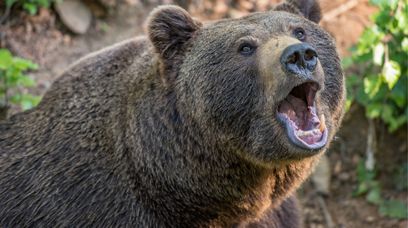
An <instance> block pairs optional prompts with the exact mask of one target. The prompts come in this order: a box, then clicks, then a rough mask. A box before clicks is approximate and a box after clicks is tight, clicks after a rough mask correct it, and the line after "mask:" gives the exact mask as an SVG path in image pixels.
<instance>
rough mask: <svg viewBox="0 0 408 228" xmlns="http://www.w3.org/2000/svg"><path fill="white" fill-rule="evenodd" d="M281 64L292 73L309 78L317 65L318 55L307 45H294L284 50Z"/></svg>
mask: <svg viewBox="0 0 408 228" xmlns="http://www.w3.org/2000/svg"><path fill="white" fill-rule="evenodd" d="M280 61H281V64H282V65H283V67H284V68H285V69H286V70H287V71H289V72H290V73H293V74H297V75H305V76H309V73H311V72H313V71H314V69H315V68H316V65H317V53H316V51H315V49H314V48H313V47H312V46H310V45H309V44H307V43H298V44H292V45H290V46H289V47H287V48H285V50H283V53H282V56H281V59H280Z"/></svg>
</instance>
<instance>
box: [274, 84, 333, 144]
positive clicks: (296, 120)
mask: <svg viewBox="0 0 408 228" xmlns="http://www.w3.org/2000/svg"><path fill="white" fill-rule="evenodd" d="M318 88H319V86H318V85H317V83H314V82H307V83H303V84H301V85H299V86H296V87H295V88H293V89H292V91H291V92H290V93H289V95H288V96H287V97H286V98H285V99H284V100H283V101H282V102H281V103H280V105H279V109H278V113H277V118H278V120H279V121H281V122H282V123H283V125H284V126H285V128H286V133H287V135H288V138H289V141H290V142H291V143H293V144H295V145H296V146H299V147H301V148H303V149H311V150H317V149H320V148H322V147H324V146H325V145H326V144H327V138H328V131H327V128H326V123H325V116H324V115H323V114H322V115H320V118H319V117H318V114H317V109H316V106H315V104H316V102H315V97H316V92H317V90H318Z"/></svg>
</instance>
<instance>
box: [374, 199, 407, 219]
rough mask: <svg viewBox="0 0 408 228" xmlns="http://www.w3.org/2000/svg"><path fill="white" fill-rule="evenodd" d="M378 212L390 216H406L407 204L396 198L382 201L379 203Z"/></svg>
mask: <svg viewBox="0 0 408 228" xmlns="http://www.w3.org/2000/svg"><path fill="white" fill-rule="evenodd" d="M380 213H381V214H382V215H385V216H389V217H391V218H397V219H405V218H408V208H407V205H406V204H404V203H403V202H400V201H397V200H387V201H384V202H383V203H382V204H381V205H380Z"/></svg>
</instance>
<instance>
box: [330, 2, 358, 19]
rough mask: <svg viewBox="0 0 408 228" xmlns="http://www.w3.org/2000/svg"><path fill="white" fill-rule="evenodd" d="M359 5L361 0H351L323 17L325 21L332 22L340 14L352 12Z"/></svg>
mask: <svg viewBox="0 0 408 228" xmlns="http://www.w3.org/2000/svg"><path fill="white" fill-rule="evenodd" d="M358 3H359V0H350V1H348V2H346V3H344V4H342V5H340V6H339V7H337V8H336V9H334V10H331V11H329V12H327V13H325V15H324V16H323V21H330V20H332V19H334V18H336V17H337V16H339V15H340V14H343V13H345V12H347V11H349V10H351V9H352V8H354V7H355V6H357V5H358Z"/></svg>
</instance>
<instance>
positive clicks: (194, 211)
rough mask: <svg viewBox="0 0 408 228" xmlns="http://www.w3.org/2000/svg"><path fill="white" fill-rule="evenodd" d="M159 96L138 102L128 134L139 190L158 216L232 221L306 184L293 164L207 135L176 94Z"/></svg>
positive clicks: (190, 221)
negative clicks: (260, 158) (251, 157)
mask: <svg viewBox="0 0 408 228" xmlns="http://www.w3.org/2000/svg"><path fill="white" fill-rule="evenodd" d="M170 97H171V96H170ZM157 100H158V101H161V102H155V104H154V105H141V106H143V108H141V107H136V109H137V111H136V110H135V111H136V112H137V113H135V114H134V115H132V117H131V119H130V124H131V125H132V124H134V127H131V128H130V129H134V131H130V132H128V134H129V136H130V137H129V138H131V139H132V140H130V144H129V148H130V151H132V152H131V153H132V155H131V156H132V161H133V162H134V167H133V169H132V172H135V173H136V176H134V177H133V181H135V183H137V184H135V185H134V186H136V187H135V188H136V189H135V193H136V194H137V195H139V197H140V199H141V200H143V201H144V204H145V206H146V207H150V209H152V210H155V211H156V212H157V213H158V217H160V218H164V219H168V220H169V221H170V222H171V224H180V226H182V225H188V226H203V225H212V226H218V225H220V226H230V225H232V224H234V223H236V222H239V221H245V220H251V219H255V218H257V217H260V216H262V214H263V212H264V211H265V210H267V209H268V208H270V207H271V206H272V205H273V206H278V205H279V204H280V202H281V201H282V200H283V199H284V198H285V197H287V196H288V194H290V193H291V192H292V189H294V187H295V186H297V185H298V184H297V183H300V181H299V180H298V179H299V175H298V174H297V173H296V172H292V171H291V169H293V168H291V167H290V166H282V167H276V168H265V167H260V166H257V165H254V164H252V163H250V162H249V161H246V160H245V159H243V158H241V157H239V156H238V155H237V154H238V153H236V152H235V151H233V149H232V148H228V147H227V146H222V145H219V144H217V143H215V142H214V141H213V140H211V139H208V138H205V137H204V136H203V134H202V132H200V130H199V129H200V128H199V127H198V126H196V124H195V123H194V122H193V121H190V120H186V119H183V118H182V117H181V116H180V113H179V112H178V111H177V109H176V108H175V105H174V104H173V103H172V102H173V101H172V99H171V98H170V99H167V100H166V101H165V102H163V100H164V99H157ZM135 125H136V126H135ZM296 169H297V168H296V167H294V170H296Z"/></svg>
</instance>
